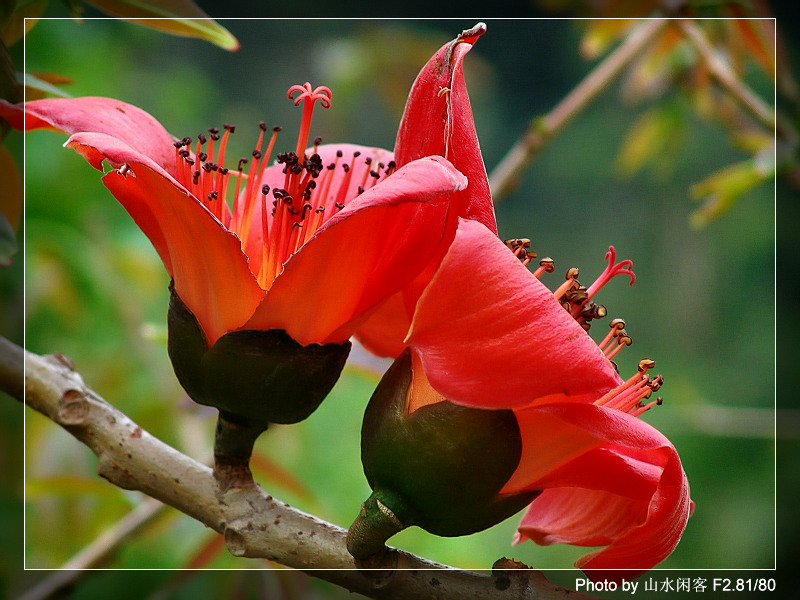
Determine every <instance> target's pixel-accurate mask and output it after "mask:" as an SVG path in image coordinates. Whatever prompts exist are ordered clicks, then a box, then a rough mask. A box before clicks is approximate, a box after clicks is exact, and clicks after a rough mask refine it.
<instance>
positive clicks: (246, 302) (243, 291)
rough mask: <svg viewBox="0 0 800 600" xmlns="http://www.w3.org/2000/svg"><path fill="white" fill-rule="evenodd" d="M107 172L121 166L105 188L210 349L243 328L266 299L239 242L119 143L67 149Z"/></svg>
mask: <svg viewBox="0 0 800 600" xmlns="http://www.w3.org/2000/svg"><path fill="white" fill-rule="evenodd" d="M66 145H67V146H68V147H70V148H74V149H75V150H76V151H77V152H78V153H80V154H81V155H83V156H84V157H85V158H86V159H87V160H88V161H89V162H90V163H91V164H92V165H93V166H95V167H97V168H101V164H100V163H101V162H102V160H103V159H107V160H108V162H110V163H111V164H112V165H114V166H117V167H120V166H122V165H127V168H126V167H122V168H121V169H120V170H119V171H117V170H114V171H110V172H109V173H107V174H106V175H105V176H104V177H103V183H104V184H105V185H106V187H107V188H108V189H109V190H110V191H111V193H112V194H113V195H114V197H116V199H117V200H118V201H119V202H120V204H122V206H124V207H125V209H126V210H127V211H128V213H130V215H131V217H133V219H134V221H136V224H137V225H138V226H139V228H140V229H141V230H142V231H143V232H144V234H145V235H146V236H147V237H148V238H149V239H150V241H151V242H152V243H153V246H154V247H155V249H156V251H157V252H158V254H159V256H160V257H161V260H162V261H163V263H164V266H165V268H166V269H167V272H168V273H169V274H170V276H171V277H172V278H173V280H174V282H175V290H176V292H177V293H178V295H179V296H180V297H181V300H183V302H184V304H186V306H187V307H188V308H189V310H191V311H192V312H193V313H194V315H195V317H197V320H198V321H199V322H200V325H201V326H202V327H203V330H204V331H205V334H206V336H207V337H208V340H209V343H212V344H213V343H214V342H215V341H216V340H217V339H218V338H219V337H220V336H222V335H223V334H224V333H226V332H228V331H231V330H233V329H237V328H239V327H240V326H241V325H242V324H244V322H245V321H246V320H247V319H248V318H249V317H250V316H251V315H252V313H253V311H254V310H255V307H256V306H257V305H258V303H259V302H260V300H261V298H262V297H263V295H264V292H263V290H262V289H261V288H260V287H258V284H257V283H256V280H255V278H254V277H253V276H252V274H251V273H250V269H249V268H248V266H247V257H246V256H245V255H244V254H243V253H242V250H241V243H240V242H239V239H238V238H237V237H236V236H235V235H233V234H232V233H230V232H228V231H227V230H226V229H225V228H224V227H223V226H222V224H221V223H220V222H219V221H217V219H216V218H215V217H214V216H213V215H212V214H211V213H210V212H209V211H208V210H207V209H206V208H205V207H204V206H202V205H201V204H200V202H199V201H198V200H197V199H196V198H194V196H192V195H190V194H189V193H188V192H187V191H186V190H185V189H184V188H183V187H182V186H181V185H180V184H178V183H177V182H176V181H175V180H174V179H172V178H171V177H170V176H169V175H168V174H167V173H166V172H165V171H163V170H162V169H161V168H160V167H159V166H158V165H157V164H155V163H154V162H153V161H151V160H149V159H148V158H147V157H145V156H142V155H141V154H140V153H139V152H137V151H136V150H134V149H132V148H130V147H129V146H127V145H126V144H125V143H124V142H122V141H120V140H119V139H117V138H115V137H111V136H108V135H105V134H102V133H79V134H76V135H74V136H72V137H71V138H70V139H69V140H68V141H67V144H66Z"/></svg>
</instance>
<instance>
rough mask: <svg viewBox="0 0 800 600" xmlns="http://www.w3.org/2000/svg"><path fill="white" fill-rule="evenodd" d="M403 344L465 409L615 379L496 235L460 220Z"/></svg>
mask: <svg viewBox="0 0 800 600" xmlns="http://www.w3.org/2000/svg"><path fill="white" fill-rule="evenodd" d="M406 343H407V344H408V345H409V346H411V347H413V348H414V349H415V350H416V351H417V352H418V353H419V354H420V356H421V358H422V362H423V365H424V367H425V371H426V373H427V374H428V378H429V379H430V381H431V383H432V384H433V386H434V388H436V389H437V390H438V391H439V392H440V393H442V394H443V395H444V396H445V397H447V398H448V400H450V401H451V402H455V403H457V404H463V405H466V406H474V407H479V408H480V407H483V408H515V407H522V406H525V405H527V404H529V403H531V402H533V401H534V400H535V399H536V398H539V397H542V396H547V395H549V394H557V393H558V394H565V395H579V394H593V393H604V392H605V391H608V390H610V389H612V388H614V387H616V386H617V385H618V384H619V383H620V382H621V380H620V378H619V375H617V374H616V372H615V370H614V368H613V366H612V365H611V364H610V362H609V361H608V359H606V358H605V356H603V354H602V352H601V351H600V350H599V348H598V347H597V344H596V343H595V342H594V341H593V340H592V339H591V338H590V337H589V336H588V334H587V333H586V332H585V331H584V330H583V329H582V328H581V327H580V326H579V325H578V324H577V322H576V321H575V320H574V319H573V318H572V317H571V316H570V315H569V313H567V311H565V310H564V309H563V308H562V307H561V306H560V305H559V304H558V302H557V301H556V300H555V298H554V296H553V294H552V293H551V292H550V290H548V289H547V288H546V287H545V286H544V285H543V284H542V283H541V282H540V281H539V280H538V279H536V278H535V277H534V276H533V274H532V273H531V272H530V271H528V270H527V268H526V267H524V266H523V265H522V263H520V262H519V260H518V259H517V258H516V257H515V256H514V255H513V254H512V253H511V252H509V250H508V248H507V247H506V246H505V245H504V244H503V243H502V242H501V241H500V240H499V239H498V238H497V236H495V235H494V234H493V233H491V232H490V231H489V230H488V229H486V228H485V227H484V226H483V225H481V224H480V223H478V222H476V221H468V220H465V219H461V220H460V222H459V225H458V229H457V232H456V235H455V239H454V240H453V243H452V245H451V246H450V248H449V250H448V252H447V254H446V256H445V257H444V259H443V260H442V262H441V264H440V265H439V268H438V270H437V271H436V274H435V275H434V277H433V278H432V280H431V282H430V284H429V285H428V287H427V288H426V289H425V291H424V293H423V294H422V296H421V297H420V300H419V302H418V304H417V306H416V311H415V313H414V318H413V323H412V325H411V330H410V331H409V334H408V337H407V338H406Z"/></svg>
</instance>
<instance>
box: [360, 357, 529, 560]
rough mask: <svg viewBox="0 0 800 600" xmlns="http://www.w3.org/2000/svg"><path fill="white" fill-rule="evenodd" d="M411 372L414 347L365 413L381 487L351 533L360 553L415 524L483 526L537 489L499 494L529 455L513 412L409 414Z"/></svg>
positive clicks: (370, 458) (364, 433) (433, 408)
mask: <svg viewBox="0 0 800 600" xmlns="http://www.w3.org/2000/svg"><path fill="white" fill-rule="evenodd" d="M411 375H412V373H411V355H410V351H408V350H406V351H405V352H404V353H403V354H401V355H400V356H399V357H398V358H397V360H396V361H395V362H394V364H393V365H392V366H391V367H390V369H389V370H388V371H387V372H386V374H385V375H384V376H383V379H382V380H381V382H380V383H379V384H378V387H377V388H376V389H375V392H374V393H373V395H372V398H371V399H370V402H369V405H368V406H367V410H366V412H365V414H364V423H363V426H362V429H361V462H362V464H363V466H364V474H365V475H366V477H367V481H368V483H369V485H370V487H371V488H372V489H373V494H372V496H370V498H369V499H368V500H367V501H366V502H365V503H364V505H362V510H361V513H360V514H359V516H358V517H357V518H356V521H355V522H354V524H353V526H352V527H351V532H350V535H348V550H349V551H350V553H351V554H352V555H353V556H355V557H356V558H361V559H363V558H366V557H368V556H370V555H372V554H374V553H375V552H377V551H379V550H380V549H381V548H382V547H383V543H384V542H385V541H386V540H387V539H388V538H389V537H391V536H392V535H394V534H395V533H397V531H399V530H400V529H403V528H404V527H408V526H410V525H417V526H419V527H422V528H423V529H425V530H426V531H428V532H430V533H433V534H436V535H441V536H448V537H449V536H460V535H468V534H471V533H475V532H477V531H481V530H483V529H486V528H488V527H491V526H492V525H494V524H496V523H499V522H500V521H502V520H504V519H506V518H508V517H510V516H511V515H513V514H515V513H516V512H518V511H519V510H521V509H522V508H524V507H525V506H526V505H527V504H529V503H530V502H531V500H533V498H534V497H535V496H536V492H530V493H520V494H509V495H503V496H500V495H498V492H499V491H500V489H501V488H502V487H503V485H505V483H506V482H507V481H508V480H509V478H510V477H511V475H512V474H513V473H514V471H515V469H516V468H517V466H518V465H519V460H520V457H521V455H522V439H521V437H520V433H519V426H518V425H517V420H516V417H515V416H514V413H513V412H512V411H510V410H482V409H476V408H467V407H463V406H458V405H456V404H453V403H451V402H446V401H445V402H439V403H436V404H430V405H426V406H422V407H420V408H418V409H417V410H415V411H414V412H413V413H411V414H406V406H407V398H406V396H407V394H408V392H409V385H410V383H411ZM398 523H399V525H400V526H399V527H397V524H398Z"/></svg>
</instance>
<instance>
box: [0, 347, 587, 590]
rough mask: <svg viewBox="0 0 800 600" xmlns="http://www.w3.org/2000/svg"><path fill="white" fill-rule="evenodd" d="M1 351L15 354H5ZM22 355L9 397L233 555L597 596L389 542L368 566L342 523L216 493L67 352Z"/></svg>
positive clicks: (310, 568) (360, 582) (7, 379)
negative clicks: (91, 381)
mask: <svg viewBox="0 0 800 600" xmlns="http://www.w3.org/2000/svg"><path fill="white" fill-rule="evenodd" d="M22 352H23V351H22V349H20V348H18V347H16V346H14V345H13V344H10V343H2V341H0V362H2V363H3V364H17V365H18V364H19V361H15V360H13V357H18V356H19V355H21V354H22ZM6 354H8V355H9V356H10V357H12V359H9V360H6V357H5V355H6ZM24 362H25V366H24V376H25V392H24V394H17V393H15V394H14V395H15V396H16V397H17V398H18V399H19V400H24V402H25V403H26V404H27V405H28V406H30V407H31V408H33V409H34V410H36V411H38V412H40V413H42V414H43V415H45V416H46V417H47V418H49V419H50V420H52V421H53V422H55V423H56V424H58V425H60V426H62V427H63V428H64V429H65V430H67V431H68V432H69V433H70V434H72V435H73V436H74V437H75V438H76V439H78V440H79V441H80V442H82V443H83V444H85V445H86V446H87V447H89V448H90V449H91V450H92V451H93V452H94V453H95V454H96V455H97V456H98V459H99V460H98V472H99V474H100V475H101V476H102V477H104V478H106V479H107V480H108V481H110V482H111V483H113V484H115V485H117V486H119V487H121V488H123V489H129V490H139V491H141V492H144V493H145V494H147V495H149V496H151V497H152V498H155V499H157V500H159V501H161V502H163V503H165V504H168V505H170V506H173V507H174V508H176V509H178V510H180V511H181V512H183V513H185V514H187V515H189V516H190V517H192V518H194V519H196V520H198V521H200V522H201V523H204V524H205V525H207V526H208V527H210V528H211V529H213V530H215V531H217V532H219V533H221V534H223V535H224V536H225V543H226V545H227V547H228V550H229V551H230V552H231V553H232V554H234V555H236V556H245V557H249V558H266V559H269V560H272V561H275V562H278V563H280V564H283V565H286V566H289V567H293V568H295V569H300V570H303V571H306V572H308V573H309V574H311V575H313V576H315V577H319V578H321V579H325V580H327V581H330V582H332V583H335V584H337V585H340V586H342V587H344V588H346V589H348V590H350V591H353V592H357V593H360V594H363V595H365V596H368V597H371V598H376V599H379V598H393V599H397V600H402V599H404V598H422V597H436V598H438V599H440V600H445V599H447V598H454V599H455V598H458V599H464V600H478V599H483V598H503V599H509V598H515V599H516V598H519V599H525V598H531V599H532V598H536V599H542V600H556V599H559V600H561V599H565V598H566V597H567V596H569V598H570V600H589V599H591V598H593V597H592V596H589V595H586V594H583V593H578V592H574V591H571V590H567V589H564V588H561V587H558V586H554V585H553V584H551V583H550V582H549V581H547V579H545V577H544V576H543V575H542V574H541V573H540V572H538V571H533V570H529V569H510V570H506V569H505V566H506V563H503V567H504V568H503V569H500V568H497V569H495V570H493V571H492V572H489V573H479V572H474V571H465V570H458V569H454V568H452V567H447V566H446V565H442V564H439V563H434V562H431V561H428V560H426V559H424V558H420V557H418V556H415V555H413V554H410V553H407V552H404V551H402V550H394V549H388V550H387V552H386V553H385V554H384V555H383V556H382V557H381V558H380V559H377V560H375V561H374V564H370V565H369V567H370V568H366V565H365V564H362V563H357V562H356V561H355V560H354V559H353V558H352V557H351V556H350V554H348V552H347V550H346V548H345V535H346V531H345V530H344V529H342V528H341V527H338V526H336V525H333V524H331V523H327V522H325V521H322V520H320V519H318V518H316V517H314V516H311V515H308V514H306V513H303V512H301V511H299V510H297V509H295V508H291V507H289V506H288V505H287V504H285V503H283V502H281V501H280V500H278V499H276V498H273V497H272V496H270V495H268V494H266V493H264V491H263V490H261V488H260V487H258V486H257V485H252V486H250V487H246V488H234V489H231V490H229V491H227V492H224V493H222V492H220V490H219V488H218V486H217V483H216V481H215V479H214V477H213V474H212V470H211V469H210V468H209V467H207V466H205V465H203V464H201V463H199V462H197V461H195V460H193V459H192V458H189V457H188V456H185V455H183V454H181V453H180V452H178V451H177V450H175V449H174V448H172V447H170V446H168V445H166V444H164V443H163V442H161V441H160V440H158V439H156V438H154V437H153V436H152V435H150V434H149V433H147V432H146V431H144V430H143V429H142V428H141V427H139V426H138V425H137V424H136V423H134V422H133V421H132V420H131V419H129V418H128V417H127V416H126V415H125V414H123V413H121V412H120V411H118V410H117V409H115V408H114V407H113V406H111V405H110V404H108V403H107V402H106V401H105V400H103V399H102V398H101V397H100V396H98V395H97V394H96V393H95V392H94V391H92V390H91V389H89V388H88V387H87V386H86V385H85V384H84V382H83V380H82V379H81V377H80V375H78V374H77V373H76V372H74V371H73V370H72V365H71V363H70V362H69V361H68V360H66V359H64V358H63V357H61V356H39V355H36V354H33V353H30V352H25V361H24ZM21 375H22V373H19V372H17V373H13V369H2V370H0V389H4V390H6V391H8V390H9V388H11V387H12V386H13V380H14V377H15V376H16V377H20V376H21ZM23 396H24V398H23ZM431 570H434V571H435V572H430V571H431Z"/></svg>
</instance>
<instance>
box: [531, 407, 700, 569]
mask: <svg viewBox="0 0 800 600" xmlns="http://www.w3.org/2000/svg"><path fill="white" fill-rule="evenodd" d="M520 412H524V411H520ZM532 412H535V413H536V414H534V415H529V416H532V417H533V418H536V417H541V418H545V419H547V418H548V417H549V418H551V419H554V420H557V421H560V422H561V428H560V431H559V433H560V435H563V436H567V437H568V438H569V437H572V436H576V437H579V438H581V437H582V438H584V439H587V436H588V438H594V439H595V446H594V447H593V448H589V449H587V450H586V452H585V453H579V454H578V455H577V456H575V457H574V458H570V459H568V460H565V461H560V462H559V463H558V464H555V463H554V466H553V469H552V471H551V472H546V473H540V474H539V475H538V476H537V478H536V479H532V480H530V481H529V482H528V483H529V485H528V487H527V489H543V490H544V492H543V493H542V494H541V495H539V496H538V497H537V498H536V499H535V500H534V501H533V502H532V503H531V505H530V507H529V508H528V510H527V512H526V514H525V516H524V517H523V519H522V521H521V523H520V526H519V533H518V536H517V539H516V541H517V542H519V541H521V540H523V539H532V540H533V541H535V542H536V543H538V544H552V543H557V542H561V543H568V544H575V545H582V546H597V545H604V546H606V547H605V548H603V549H601V550H597V551H594V552H592V553H590V554H587V555H585V556H583V557H582V558H580V559H579V560H578V561H577V562H576V563H575V564H576V566H577V567H580V568H582V569H584V570H587V573H588V574H589V576H590V577H592V578H593V579H603V578H609V579H612V580H620V579H623V578H625V579H630V578H633V577H637V576H639V575H641V574H642V573H643V572H645V571H647V570H648V569H650V568H652V567H654V566H655V565H656V564H658V563H659V562H661V561H662V560H664V559H665V558H666V557H667V556H668V555H669V554H670V553H671V552H672V550H673V549H674V548H675V546H676V545H677V543H678V541H679V540H680V537H681V535H682V534H683V531H684V529H685V528H686V524H687V521H688V519H689V516H690V515H691V512H692V510H693V503H692V501H691V499H690V497H689V483H688V480H687V478H686V474H685V473H684V471H683V467H682V466H681V462H680V458H679V457H678V454H677V452H676V451H675V448H674V447H673V445H672V444H671V443H670V442H669V440H667V438H666V437H664V436H663V435H662V434H661V433H660V432H658V431H657V430H656V429H655V428H653V427H652V426H650V425H649V424H647V423H645V422H643V421H641V420H639V419H638V418H636V417H633V416H631V415H628V414H626V413H622V412H620V411H616V410H613V409H606V408H603V407H598V406H594V405H591V404H583V405H582V404H574V403H564V404H559V403H554V404H548V405H546V406H539V407H536V408H535V409H532ZM531 420H532V419H531ZM551 425H552V423H551ZM520 426H521V432H522V437H523V456H524V457H525V456H526V455H530V454H531V453H533V452H535V451H536V450H537V448H539V447H540V446H539V444H542V445H546V444H547V440H536V439H534V438H533V437H532V436H533V435H535V434H536V433H538V432H540V431H541V428H534V429H530V428H528V427H526V425H525V419H521V420H520ZM526 445H527V447H526ZM523 460H524V459H523ZM533 460H537V459H536V458H535V457H534V458H533ZM520 469H522V470H524V469H526V467H525V466H524V465H522V464H521V465H520ZM595 569H600V570H602V571H591V570H595ZM610 569H624V571H614V572H606V571H607V570H610Z"/></svg>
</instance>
